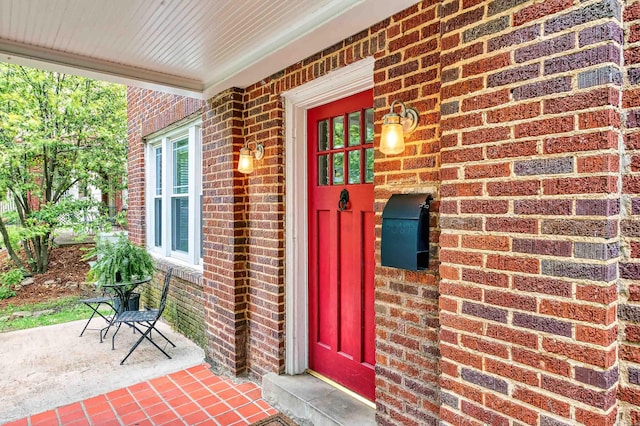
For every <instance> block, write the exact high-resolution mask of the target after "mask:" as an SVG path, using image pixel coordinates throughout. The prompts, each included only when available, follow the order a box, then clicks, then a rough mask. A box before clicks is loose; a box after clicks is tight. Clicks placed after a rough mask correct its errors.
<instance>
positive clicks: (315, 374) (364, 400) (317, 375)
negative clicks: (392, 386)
mask: <svg viewBox="0 0 640 426" xmlns="http://www.w3.org/2000/svg"><path fill="white" fill-rule="evenodd" d="M306 373H307V374H309V375H311V376H313V377H315V378H316V379H320V380H322V381H323V382H325V383H327V384H329V386H331V387H334V388H336V389H338V390H339V391H341V392H344V393H346V394H347V395H349V396H350V397H351V398H354V399H357V400H358V401H360V402H362V403H363V404H365V405H367V406H369V407H371V408H373V409H374V410H375V409H376V403H375V402H373V401H369V400H368V399H367V398H365V397H364V396H362V395H358V394H357V393H355V392H354V391H352V390H351V389H347V388H345V387H344V386H342V385H341V384H340V383H338V382H334V381H333V380H331V379H330V378H328V377H326V376H323V375H322V374H320V373H318V372H317V371H313V370H311V369H309V368H307V371H306Z"/></svg>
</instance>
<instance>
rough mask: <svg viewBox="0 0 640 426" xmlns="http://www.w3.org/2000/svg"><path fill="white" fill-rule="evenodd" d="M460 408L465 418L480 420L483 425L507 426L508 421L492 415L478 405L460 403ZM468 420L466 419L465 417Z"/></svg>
mask: <svg viewBox="0 0 640 426" xmlns="http://www.w3.org/2000/svg"><path fill="white" fill-rule="evenodd" d="M460 408H461V411H462V412H463V413H465V414H466V415H467V416H471V417H473V418H476V419H478V420H481V421H482V422H483V424H485V425H487V424H490V425H491V426H509V419H507V418H506V417H503V416H500V415H498V414H496V413H493V412H491V411H489V410H485V409H483V408H481V407H480V406H478V405H474V404H472V403H470V402H467V401H464V400H463V401H461V403H460ZM467 418H468V417H467Z"/></svg>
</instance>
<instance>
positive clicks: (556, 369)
mask: <svg viewBox="0 0 640 426" xmlns="http://www.w3.org/2000/svg"><path fill="white" fill-rule="evenodd" d="M511 356H512V357H513V360H514V361H516V362H519V363H522V364H526V365H530V366H532V367H535V368H538V369H540V370H544V371H549V372H550V373H555V374H559V375H561V376H565V377H570V376H571V365H570V364H569V363H568V362H567V361H564V360H561V359H558V358H555V357H553V356H549V355H545V354H542V353H539V352H531V351H528V350H525V349H520V348H515V347H514V348H512V349H511Z"/></svg>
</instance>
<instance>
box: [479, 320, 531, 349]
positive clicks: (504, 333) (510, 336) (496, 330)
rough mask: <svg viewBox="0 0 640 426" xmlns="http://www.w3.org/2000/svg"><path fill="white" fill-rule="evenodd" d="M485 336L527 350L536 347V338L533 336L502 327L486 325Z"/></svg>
mask: <svg viewBox="0 0 640 426" xmlns="http://www.w3.org/2000/svg"><path fill="white" fill-rule="evenodd" d="M486 336H487V337H492V338H494V339H498V340H503V341H505V342H510V343H514V344H516V345H520V346H525V347H528V348H533V349H535V348H537V347H538V337H537V336H536V335H535V334H533V333H529V332H526V331H519V330H514V329H512V328H509V327H505V326H502V325H497V324H487V331H486Z"/></svg>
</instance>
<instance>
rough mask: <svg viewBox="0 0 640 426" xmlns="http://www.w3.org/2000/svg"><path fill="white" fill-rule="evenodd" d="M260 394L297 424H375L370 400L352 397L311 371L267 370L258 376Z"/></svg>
mask: <svg viewBox="0 0 640 426" xmlns="http://www.w3.org/2000/svg"><path fill="white" fill-rule="evenodd" d="M262 397H263V398H264V399H265V400H266V401H267V402H268V403H269V404H271V405H272V406H273V407H274V408H276V409H277V410H279V411H282V412H283V413H284V414H286V415H287V416H289V417H290V418H291V419H293V420H294V421H296V422H297V423H298V424H300V425H303V426H307V425H314V426H353V425H358V426H375V424H376V410H375V408H372V406H371V401H366V403H364V402H363V398H362V397H359V398H357V399H356V398H355V397H354V394H353V393H352V392H351V393H349V394H347V393H346V392H343V391H342V390H341V389H340V390H339V389H338V388H337V387H334V386H331V385H329V383H327V382H326V381H325V380H321V379H319V378H318V377H316V376H315V375H314V376H312V375H311V374H308V373H303V374H299V375H295V376H289V375H286V374H283V375H278V374H276V373H268V374H266V375H264V376H263V377H262Z"/></svg>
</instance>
